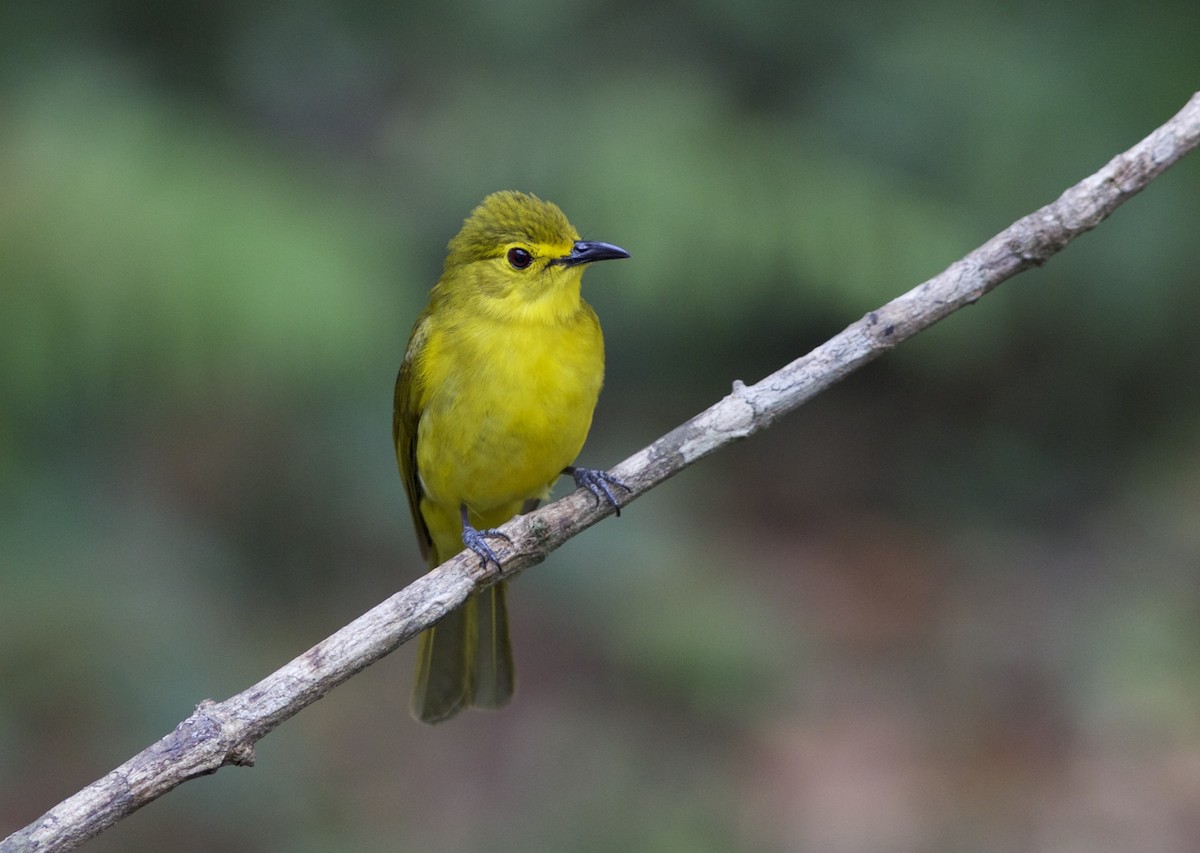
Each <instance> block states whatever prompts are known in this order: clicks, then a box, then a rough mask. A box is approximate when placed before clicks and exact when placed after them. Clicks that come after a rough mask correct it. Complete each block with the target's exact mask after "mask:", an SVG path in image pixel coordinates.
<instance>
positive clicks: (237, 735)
mask: <svg viewBox="0 0 1200 853" xmlns="http://www.w3.org/2000/svg"><path fill="white" fill-rule="evenodd" d="M1197 145H1200V93H1198V94H1196V95H1194V96H1193V97H1192V98H1191V100H1190V101H1188V103H1187V105H1186V106H1185V107H1184V108H1183V109H1182V110H1181V111H1180V112H1179V113H1178V114H1176V115H1175V116H1174V117H1173V118H1171V120H1170V121H1168V122H1167V123H1166V124H1164V125H1163V126H1162V127H1160V128H1158V129H1157V130H1155V131H1154V132H1153V133H1151V134H1150V135H1149V136H1148V137H1146V138H1145V139H1144V140H1142V141H1141V142H1139V143H1138V144H1137V145H1135V146H1134V147H1132V148H1130V149H1129V150H1128V151H1126V152H1124V153H1123V154H1119V155H1118V156H1116V157H1114V158H1113V159H1112V160H1111V161H1110V162H1109V163H1108V164H1107V165H1105V166H1104V167H1103V168H1102V169H1100V171H1098V172H1096V173H1095V174H1094V175H1092V176H1091V177H1088V178H1085V179H1084V180H1082V181H1080V182H1079V183H1078V184H1076V185H1075V186H1073V187H1071V188H1070V189H1068V190H1067V191H1066V192H1064V193H1063V194H1062V195H1061V196H1060V197H1059V198H1058V199H1057V200H1056V201H1054V202H1052V203H1050V204H1048V205H1046V206H1045V207H1043V208H1041V209H1039V210H1037V211H1034V212H1033V213H1031V214H1029V215H1028V216H1026V217H1024V218H1022V219H1019V220H1017V221H1016V222H1014V223H1013V224H1012V225H1011V226H1009V227H1008V228H1006V229H1005V230H1004V231H1002V232H1000V233H999V234H997V235H996V236H995V237H993V238H992V239H991V240H989V241H988V242H987V243H984V244H983V245H982V246H980V247H979V248H978V249H976V250H975V251H973V252H971V253H970V254H969V255H967V256H966V257H964V258H962V259H961V260H959V261H957V262H955V263H954V264H951V265H950V267H948V268H947V269H946V270H945V271H944V272H942V273H940V274H939V275H937V276H935V277H933V278H931V279H929V280H928V281H926V282H925V283H924V284H921V285H918V286H917V287H915V288H913V289H912V290H910V291H909V292H908V293H905V294H903V295H902V296H899V297H897V298H895V299H893V300H892V301H891V302H889V303H887V304H886V305H884V306H883V307H881V308H879V309H878V310H876V311H872V312H870V313H869V314H867V315H866V316H865V317H863V318H862V319H861V320H858V321H857V322H855V323H852V324H851V325H850V326H848V327H847V328H846V329H845V330H844V331H842V332H841V333H839V334H838V335H835V336H834V337H833V338H831V339H830V340H828V341H827V342H825V343H824V344H822V345H821V346H819V347H817V348H816V349H814V350H813V351H812V352H810V353H809V354H808V355H806V356H804V357H803V358H799V359H797V360H796V361H794V362H792V363H791V364H789V365H787V366H786V367H783V368H782V369H780V370H778V371H776V372H775V373H772V374H771V375H770V376H768V377H766V378H765V379H763V380H762V381H761V382H758V383H757V384H755V385H750V386H747V385H743V384H742V383H740V382H735V383H734V388H733V392H732V393H731V394H730V395H729V396H727V397H725V398H724V399H722V400H720V401H719V402H717V403H716V404H715V405H713V406H712V407H710V408H708V409H706V410H705V411H703V412H701V413H700V414H699V415H697V416H696V417H694V418H692V419H691V420H689V421H688V422H687V423H685V424H683V425H682V426H679V427H677V428H676V429H674V430H672V431H671V432H670V433H668V434H667V435H665V436H663V437H662V438H660V439H659V440H658V441H656V442H654V443H653V444H652V445H650V446H649V447H647V448H645V449H644V450H641V451H640V452H638V453H636V454H634V455H633V456H631V457H630V458H629V459H627V460H625V461H624V462H622V463H621V464H620V465H618V466H617V467H616V468H615V469H613V473H614V474H615V475H616V476H617V477H619V478H621V480H622V481H623V482H625V483H626V484H628V486H629V492H628V493H627V494H626V493H621V495H619V497H620V498H621V501H622V503H628V502H629V501H631V500H633V499H635V498H637V497H638V496H640V495H641V494H643V493H644V492H646V491H648V490H649V489H652V488H654V486H656V485H658V484H659V483H661V482H662V481H663V480H665V479H667V478H668V477H670V476H672V475H674V474H676V473H678V472H679V471H681V470H683V469H684V468H686V467H687V466H688V465H691V464H692V463H693V462H696V461H697V460H699V459H702V458H703V457H705V456H707V455H709V454H710V453H713V452H714V451H716V450H719V449H720V448H722V447H724V446H726V445H728V444H730V443H732V442H734V441H737V440H739V439H743V438H747V437H749V436H750V435H753V434H754V433H756V432H758V431H759V430H761V429H765V428H766V427H768V426H770V425H771V424H773V423H774V422H775V421H776V420H778V419H779V418H780V417H781V416H783V415H785V414H787V413H788V412H790V411H792V410H793V409H795V408H796V407H798V406H800V405H801V404H802V403H804V402H806V401H807V400H809V399H810V398H812V397H813V396H815V395H816V394H818V393H820V392H821V391H823V390H825V389H826V388H828V387H829V386H830V385H833V384H834V383H835V382H837V381H838V380H840V379H842V378H843V377H845V376H846V375H847V374H849V373H851V372H852V371H854V370H857V369H858V368H859V367H862V366H863V365H864V364H866V363H867V362H869V361H872V360H873V359H875V358H877V357H879V356H880V355H882V354H883V353H885V352H887V351H888V350H890V349H891V348H892V347H894V346H896V344H898V343H900V342H901V341H903V340H906V339H907V338H910V337H912V336H913V335H915V334H917V333H918V332H920V331H923V330H924V329H927V328H929V327H930V326H932V325H933V324H934V323H936V322H937V321H938V320H941V319H942V318H943V317H945V316H947V315H948V314H951V313H952V312H954V311H957V310H958V309H959V308H962V307H963V306H965V305H970V304H971V303H973V302H975V300H977V299H979V298H980V297H981V296H983V295H984V294H986V293H987V292H988V291H990V290H992V289H993V288H994V287H996V286H997V285H999V284H1000V283H1001V282H1003V281H1005V280H1007V279H1009V278H1011V277H1012V276H1014V275H1016V274H1017V273H1019V272H1021V271H1023V270H1026V269H1028V268H1029V267H1031V266H1036V265H1040V264H1042V263H1045V262H1046V261H1047V260H1048V259H1049V258H1050V257H1051V256H1053V255H1054V254H1055V253H1056V252H1058V251H1059V250H1060V249H1062V248H1063V247H1064V246H1066V245H1067V244H1068V243H1069V242H1071V241H1072V240H1074V239H1075V238H1076V237H1078V236H1079V235H1081V234H1083V233H1084V232H1086V231H1089V230H1091V229H1092V228H1094V227H1095V226H1096V225H1098V224H1099V223H1100V222H1101V221H1103V220H1104V219H1105V218H1106V217H1107V216H1108V215H1109V214H1110V213H1112V212H1113V211H1114V210H1116V208H1117V207H1118V206H1120V205H1121V203H1122V202H1124V201H1125V200H1127V199H1128V198H1130V197H1131V196H1133V195H1134V194H1136V193H1137V192H1139V191H1140V190H1142V189H1143V188H1144V187H1145V186H1146V185H1147V184H1149V183H1150V181H1152V180H1153V179H1154V178H1156V177H1157V176H1158V175H1159V174H1161V173H1162V172H1163V171H1164V170H1166V169H1167V168H1168V167H1169V166H1171V165H1172V164H1173V163H1175V162H1176V161H1177V160H1179V159H1180V158H1181V157H1182V156H1183V155H1184V154H1186V153H1188V152H1189V151H1191V150H1192V149H1193V148H1196V147H1197ZM611 512H612V508H611V507H608V506H606V505H598V503H597V502H596V501H595V500H594V498H593V497H592V496H591V495H590V494H589V493H588V492H586V491H583V490H577V491H575V492H573V493H572V494H570V495H567V496H566V497H565V498H563V499H562V500H560V501H557V502H555V503H553V504H550V505H549V506H546V507H544V508H542V509H540V510H538V511H537V512H534V513H531V514H530V515H526V516H521V517H519V518H516V519H514V520H513V521H511V522H509V523H508V524H507V525H505V526H504V528H503V530H504V531H505V532H506V533H507V534H508V535H509V536H510V537H511V539H512V547H506V548H504V549H502V550H501V552H500V556H501V558H502V560H503V568H502V570H501V571H500V572H496V571H493V570H489V571H483V570H481V569H480V567H479V566H478V559H477V558H476V557H474V556H473V555H471V554H469V553H467V554H465V555H464V554H459V555H458V556H457V557H455V558H454V559H452V560H449V561H447V562H446V563H444V564H443V565H442V566H440V567H438V568H437V569H435V570H433V571H432V572H430V573H429V574H427V575H425V576H423V577H421V578H420V579H418V580H417V581H415V582H414V583H412V584H409V585H408V586H407V587H405V588H404V589H403V590H401V591H400V592H398V593H396V594H395V595H393V596H392V597H391V598H389V599H387V600H386V601H384V602H383V603H382V604H380V605H378V606H377V607H375V608H373V609H372V610H370V611H368V612H367V613H364V614H363V615H362V616H360V617H359V618H358V619H356V620H354V621H353V622H351V623H350V624H349V625H347V626H346V627H344V628H342V629H341V630H340V631H338V632H337V633H335V634H333V635H332V636H330V637H329V638H327V639H325V640H323V641H322V642H320V643H318V644H317V645H316V646H314V647H313V648H311V649H310V650H309V651H307V652H305V653H304V654H303V655H301V656H300V657H298V658H296V659H295V660H293V661H292V662H291V663H289V664H287V665H286V666H284V667H283V668H281V669H279V670H278V671H276V672H274V673H272V674H271V675H268V676H267V677H266V678H264V679H263V680H262V681H260V682H259V683H258V684H255V685H254V686H253V687H250V688H249V689H247V690H245V691H243V692H241V693H239V694H237V695H236V696H233V697H231V698H229V699H226V700H225V701H224V702H213V701H211V700H205V701H204V702H201V703H200V705H199V706H198V707H197V708H196V711H195V713H193V714H192V715H191V716H189V717H188V718H187V719H186V720H184V721H183V722H181V723H180V724H179V725H178V726H177V727H176V728H175V730H174V731H173V732H171V733H170V734H168V735H167V736H166V737H164V738H162V739H161V740H159V741H158V742H157V743H154V744H152V745H151V746H149V747H148V748H146V749H145V750H143V751H142V752H140V753H138V754H137V755H135V756H134V757H133V758H131V759H129V761H127V762H125V763H124V764H122V765H121V766H120V767H118V768H116V769H115V770H113V771H111V772H110V773H108V774H107V775H106V776H104V777H102V778H101V779H98V780H97V781H95V782H93V783H92V784H91V785H89V786H88V787H86V788H84V789H83V790H82V791H80V792H79V793H77V794H75V795H74V796H72V797H70V798H68V799H66V800H64V801H63V802H62V803H60V804H59V805H57V806H55V807H54V808H53V809H51V810H50V811H49V812H47V813H46V814H45V815H43V816H42V817H40V818H38V820H36V821H35V822H33V823H31V824H30V825H29V826H27V827H25V828H24V829H21V830H19V831H18V832H16V833H14V834H13V835H11V836H9V837H8V838H7V839H5V840H4V841H0V853H16V851H28V850H37V851H57V850H68V849H71V848H73V847H76V846H78V845H79V844H82V843H83V842H84V841H86V840H87V839H89V838H92V837H93V836H95V835H97V834H99V833H100V832H103V831H104V830H105V829H107V828H108V827H109V826H112V825H113V824H114V823H116V822H117V821H119V820H120V819H121V818H123V817H125V816H126V815H128V814H130V813H131V812H133V811H135V810H137V809H139V808H141V807H142V806H144V805H146V804H147V803H149V802H150V801H152V800H154V799H156V798H158V797H160V796H162V795H163V794H165V793H166V792H167V791H170V790H171V789H172V788H174V787H175V786H176V785H179V784H180V783H182V782H185V781H187V780H188V779H192V778H194V777H196V776H202V775H206V774H209V773H215V772H216V771H217V770H219V769H220V768H221V767H223V766H225V765H227V764H240V765H250V764H253V763H254V746H255V744H256V743H257V742H258V740H259V739H260V738H262V737H263V736H264V735H266V734H267V733H268V732H270V731H271V730H272V729H274V728H275V727H276V726H278V725H279V724H280V723H282V722H283V721H285V720H287V719H288V718H289V717H291V716H292V715H293V714H295V713H296V712H298V711H299V710H300V709H301V708H304V707H305V706H307V705H309V704H311V703H312V702H315V701H316V700H317V699H319V698H321V697H322V696H324V695H325V694H326V693H328V692H329V691H330V690H332V689H333V688H335V687H337V686H338V685H339V684H341V683H342V682H343V681H345V680H346V679H348V678H350V677H351V676H353V675H354V674H355V673H357V672H359V671H361V670H362V669H364V668H366V667H367V666H369V665H370V664H372V663H374V662H375V661H377V660H379V659H380V658H382V657H383V656H384V655H387V654H388V653H389V652H391V651H393V650H395V649H396V647H397V646H399V645H400V644H402V643H404V642H406V641H407V640H410V639H412V638H413V637H414V636H416V635H417V634H418V633H420V632H421V631H422V630H424V629H425V628H428V627H429V626H430V625H432V624H433V623H434V622H436V621H437V620H438V619H439V618H440V617H441V616H442V615H443V614H444V613H446V612H447V611H448V610H451V609H453V608H454V607H457V606H458V605H459V604H461V603H462V602H463V601H464V600H466V598H467V596H468V595H469V594H470V593H471V592H473V591H475V590H476V589H477V588H478V587H479V586H480V585H486V584H489V583H493V582H494V581H496V580H497V579H499V578H500V577H505V578H507V577H512V576H513V575H516V574H517V573H518V572H520V571H522V570H524V569H526V568H528V567H529V566H531V565H534V564H535V563H539V562H541V561H542V560H543V559H545V557H546V555H547V554H549V553H550V552H551V551H553V550H554V549H555V548H557V547H558V546H559V545H561V544H562V543H563V542H565V541H566V540H567V539H570V538H571V537H572V536H575V535H576V534H578V533H580V532H581V531H583V530H585V529H587V528H588V527H591V526H592V525H593V524H595V523H596V522H597V521H599V520H600V519H602V518H604V517H605V516H607V515H609V514H610V513H611Z"/></svg>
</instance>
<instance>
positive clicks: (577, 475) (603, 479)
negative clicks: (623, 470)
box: [567, 467, 631, 518]
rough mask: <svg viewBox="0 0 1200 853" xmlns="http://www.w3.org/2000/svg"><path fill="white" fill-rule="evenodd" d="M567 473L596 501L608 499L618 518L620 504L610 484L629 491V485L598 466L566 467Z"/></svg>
mask: <svg viewBox="0 0 1200 853" xmlns="http://www.w3.org/2000/svg"><path fill="white" fill-rule="evenodd" d="M567 473H568V474H570V475H571V477H572V478H574V480H575V485H576V486H578V487H579V488H581V489H587V490H588V491H589V492H591V493H592V495H593V496H594V497H595V498H596V500H597V501H600V500H601V499H604V500H606V501H608V504H609V506H611V507H612V508H613V509H614V510H615V511H616V514H617V517H618V518H619V517H620V515H621V505H620V504H619V503H617V497H616V495H614V494H613V493H612V489H611V488H610V486H615V487H617V488H618V489H624V490H625V491H627V492H628V491H631V489H630V488H629V486H627V485H625V484H624V483H622V482H621V481H620V480H618V479H617V478H616V477H614V476H613V475H612V474H610V473H608V472H607V471H601V470H600V469H598V468H575V467H571V468H568V469H567Z"/></svg>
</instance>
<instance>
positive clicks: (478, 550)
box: [462, 524, 512, 571]
mask: <svg viewBox="0 0 1200 853" xmlns="http://www.w3.org/2000/svg"><path fill="white" fill-rule="evenodd" d="M489 538H492V539H503V540H504V541H505V542H507V543H508V544H509V545H511V544H512V540H511V539H509V538H508V534H506V533H501V532H500V531H499V530H492V529H487V530H476V529H475V528H474V527H472V526H471V525H469V524H463V534H462V541H463V545H465V546H466V547H467V548H469V549H470V550H471V551H472V552H474V553H475V555H476V556H477V557H479V567H480V568H481V569H483V570H485V571H486V570H487V567H488V563H492V564H494V565H495V566H496V571H500V558H499V557H497V556H496V552H495V551H493V550H492V546H491V545H489V544H488V543H487V540H488V539H489Z"/></svg>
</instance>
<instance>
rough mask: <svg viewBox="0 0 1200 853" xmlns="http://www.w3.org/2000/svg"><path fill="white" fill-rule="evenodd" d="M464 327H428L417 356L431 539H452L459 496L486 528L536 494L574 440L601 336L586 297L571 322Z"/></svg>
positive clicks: (586, 419) (580, 436)
mask: <svg viewBox="0 0 1200 853" xmlns="http://www.w3.org/2000/svg"><path fill="white" fill-rule="evenodd" d="M472 328H473V331H474V333H473V334H472V335H471V336H469V337H465V338H464V336H463V335H462V334H461V327H459V329H457V330H454V331H455V333H454V334H449V333H441V332H439V331H434V332H433V333H432V334H431V337H430V340H429V341H428V343H427V347H428V349H427V351H426V355H427V356H429V358H426V359H423V361H424V362H425V364H423V365H422V368H423V369H425V370H427V371H428V373H427V375H426V377H425V379H426V382H425V385H424V387H426V388H428V389H432V390H431V391H430V392H429V394H428V396H427V398H426V399H425V400H424V401H423V405H422V410H421V418H420V423H419V424H418V428H417V454H416V455H417V472H418V476H419V477H420V482H421V489H422V492H423V493H424V496H425V499H424V501H422V506H423V510H424V514H425V517H426V521H427V523H429V525H430V528H431V532H434V533H435V537H434V538H435V540H436V539H446V540H452V539H453V536H454V535H455V533H456V530H457V526H458V525H457V518H458V508H459V507H460V506H461V505H464V504H465V505H466V506H467V507H468V508H469V509H470V510H471V513H472V523H473V524H476V525H477V526H481V527H493V526H495V525H498V524H501V523H503V522H504V521H507V520H508V519H509V518H511V517H512V516H513V515H515V514H516V513H517V512H519V511H520V509H521V505H522V504H523V503H524V502H525V501H526V500H528V499H530V498H539V499H540V498H544V497H545V496H546V493H547V492H548V491H549V490H550V487H551V486H552V485H553V483H554V481H555V480H556V479H557V478H558V476H559V475H560V474H561V473H562V470H563V468H565V467H566V466H568V465H570V464H571V463H572V462H573V461H574V459H575V457H576V456H577V455H578V454H579V451H580V449H581V448H582V447H583V442H584V440H585V439H586V438H587V433H588V429H589V427H590V426H591V422H592V411H593V410H594V409H595V406H596V399H597V397H598V396H599V393H600V386H601V384H602V382H603V378H604V344H603V340H602V338H601V335H600V328H599V324H598V323H597V322H596V320H595V315H594V314H593V313H592V312H591V309H590V308H587V307H586V306H584V310H583V311H581V312H580V316H579V318H578V320H577V321H574V322H571V323H562V324H555V325H543V324H536V325H533V324H529V325H527V324H514V323H497V322H487V323H473V324H472ZM447 526H450V527H451V528H453V529H452V530H447V529H446V528H447ZM438 533H442V534H443V535H441V536H439V535H437V534H438ZM451 544H456V543H453V542H452V541H447V547H450V545H451ZM460 547H461V544H457V545H456V547H454V550H455V551H457V550H458V549H459V548H460ZM441 550H442V549H441V548H440V547H439V551H441Z"/></svg>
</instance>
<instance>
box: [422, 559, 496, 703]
mask: <svg viewBox="0 0 1200 853" xmlns="http://www.w3.org/2000/svg"><path fill="white" fill-rule="evenodd" d="M504 587H505V584H504V583H503V582H501V583H498V584H495V585H493V586H491V587H489V588H488V589H486V590H484V591H483V592H481V593H479V594H478V595H472V596H471V597H470V598H468V599H467V600H466V602H464V603H463V606H462V607H460V608H459V609H457V610H454V611H451V612H450V613H447V614H446V615H445V616H444V617H442V620H441V621H440V622H438V623H437V624H436V625H434V626H433V627H432V628H430V629H428V630H426V631H425V632H424V633H422V634H421V637H420V640H419V646H418V651H417V674H416V686H415V688H414V689H413V697H412V714H413V716H414V717H416V718H417V719H418V720H420V721H422V722H425V723H437V722H440V721H442V720H446V719H449V718H450V717H452V716H454V715H455V714H457V713H458V712H459V711H461V710H462V709H463V708H465V707H467V706H469V705H477V706H479V707H482V708H498V707H500V706H501V705H504V704H505V703H507V702H508V700H509V699H511V698H512V694H513V660H512V644H511V642H510V640H509V635H508V608H507V605H506V599H505V589H504Z"/></svg>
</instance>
